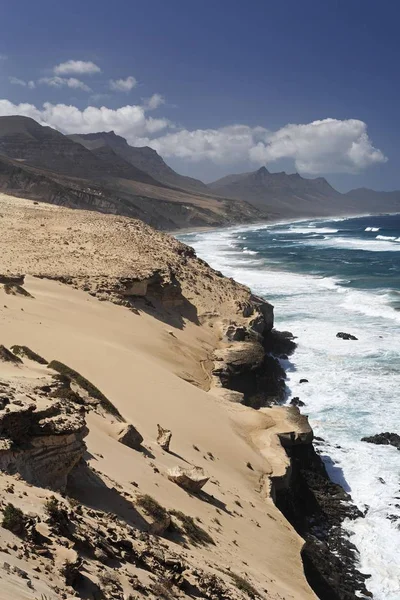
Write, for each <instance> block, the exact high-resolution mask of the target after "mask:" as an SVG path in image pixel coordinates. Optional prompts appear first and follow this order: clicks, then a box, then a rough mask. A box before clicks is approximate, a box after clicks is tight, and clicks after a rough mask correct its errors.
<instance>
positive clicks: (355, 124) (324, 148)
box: [142, 119, 387, 175]
mask: <svg viewBox="0 0 400 600" xmlns="http://www.w3.org/2000/svg"><path fill="white" fill-rule="evenodd" d="M142 142H143V143H147V144H149V145H151V146H152V147H153V148H155V149H156V150H157V151H158V152H160V154H162V155H163V156H166V157H171V156H175V157H179V158H182V159H186V160H190V161H193V162H200V161H202V160H210V161H212V162H214V163H218V164H231V163H238V162H247V161H248V162H251V163H253V164H255V165H264V164H268V163H273V162H274V161H276V160H279V159H281V158H291V159H293V160H294V163H295V166H296V168H297V170H298V171H300V172H302V173H306V174H309V175H317V174H320V173H356V172H358V171H360V170H361V169H363V168H366V167H368V166H370V165H373V164H376V163H382V162H386V161H387V158H386V157H385V156H384V154H383V153H382V152H381V150H378V149H377V148H374V146H373V145H372V142H371V140H370V139H369V137H368V134H367V126H366V124H365V123H364V122H363V121H358V120H356V119H348V120H343V121H340V120H338V119H324V120H322V121H314V122H312V123H307V124H304V125H291V124H289V125H286V126H285V127H282V128H281V129H278V130H277V131H275V132H273V131H269V130H267V129H265V128H263V127H248V126H247V125H232V126H228V127H222V128H220V129H198V130H196V131H188V130H185V129H183V130H180V131H176V132H172V133H170V132H169V133H166V134H165V135H163V136H161V137H159V138H157V139H154V140H150V139H149V140H147V141H144V140H143V141H142Z"/></svg>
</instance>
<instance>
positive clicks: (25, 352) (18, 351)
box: [11, 345, 47, 365]
mask: <svg viewBox="0 0 400 600" xmlns="http://www.w3.org/2000/svg"><path fill="white" fill-rule="evenodd" d="M11 350H12V352H13V353H14V354H15V355H16V356H19V357H21V358H24V357H26V358H29V359H30V360H34V361H35V362H37V363H39V364H40V365H47V360H46V359H45V358H43V356H40V354H37V353H36V352H34V351H33V350H31V349H30V348H28V346H18V345H14V346H11Z"/></svg>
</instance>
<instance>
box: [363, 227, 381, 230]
mask: <svg viewBox="0 0 400 600" xmlns="http://www.w3.org/2000/svg"><path fill="white" fill-rule="evenodd" d="M379 229H380V228H379V227H366V228H365V229H364V231H379Z"/></svg>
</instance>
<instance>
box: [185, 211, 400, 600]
mask: <svg viewBox="0 0 400 600" xmlns="http://www.w3.org/2000/svg"><path fill="white" fill-rule="evenodd" d="M180 239H181V240H182V241H184V242H185V243H187V244H189V245H191V246H193V247H194V248H195V249H196V251H197V254H198V256H200V257H201V258H203V259H205V260H206V261H207V262H208V263H209V264H210V265H211V266H213V267H214V268H216V269H219V270H221V271H222V272H223V273H224V274H226V275H228V276H230V277H234V278H235V279H237V280H238V281H241V282H243V283H245V284H247V285H249V286H250V287H251V288H252V290H253V291H254V292H255V293H257V294H259V295H261V296H263V297H264V298H266V299H267V300H269V301H270V302H272V304H274V306H275V323H276V327H277V328H278V329H282V330H286V329H288V330H290V331H292V332H293V334H294V335H296V336H297V337H298V340H297V341H298V349H297V351H296V353H295V354H294V356H293V357H291V360H290V362H289V361H287V362H286V365H285V366H286V368H287V370H288V382H287V383H288V397H289V398H290V397H291V396H299V397H300V398H301V400H303V401H304V402H305V403H306V406H305V407H304V409H302V410H303V412H305V413H306V414H308V415H309V418H310V421H311V424H312V426H313V428H314V431H315V434H316V435H318V436H320V437H322V438H324V440H325V444H324V446H323V452H324V458H325V461H326V464H327V467H328V470H329V472H330V474H331V476H332V478H333V479H335V480H336V481H339V482H340V483H341V484H342V485H343V486H344V487H345V488H346V489H347V490H349V491H350V493H351V495H352V497H353V500H354V502H355V503H356V504H357V505H358V506H359V507H360V509H361V510H362V511H363V512H364V511H365V513H366V516H365V518H363V519H357V520H356V521H354V522H351V523H347V524H346V528H347V530H348V532H349V533H350V535H351V536H352V541H353V543H355V545H356V546H357V548H358V550H359V559H360V568H361V570H362V571H363V572H365V573H369V574H371V579H370V580H369V589H370V590H371V591H372V592H373V593H374V598H375V599H376V600H400V559H399V557H400V529H399V527H400V452H399V451H398V450H396V449H395V448H393V447H389V446H375V445H372V444H367V443H365V442H361V438H362V437H363V436H366V435H372V434H375V433H379V432H382V431H392V432H397V433H400V401H399V392H400V254H399V252H400V215H395V216H371V217H362V218H353V219H341V220H329V221H321V220H318V221H303V222H296V223H290V224H287V223H286V224H277V225H273V226H266V225H260V226H247V227H242V228H239V227H236V228H230V229H223V230H213V231H209V232H205V233H193V234H186V235H182V236H180ZM338 331H346V332H349V333H352V334H354V335H355V336H357V338H358V341H344V340H341V339H338V338H336V333H337V332H338ZM301 378H306V379H308V380H309V383H307V384H300V383H299V380H300V379H301ZM397 519H398V520H397Z"/></svg>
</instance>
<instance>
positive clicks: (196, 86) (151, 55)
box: [0, 0, 400, 190]
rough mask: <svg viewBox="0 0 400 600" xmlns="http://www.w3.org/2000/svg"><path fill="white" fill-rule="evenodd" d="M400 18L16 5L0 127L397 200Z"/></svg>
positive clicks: (0, 92)
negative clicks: (30, 122) (4, 121)
mask: <svg viewBox="0 0 400 600" xmlns="http://www.w3.org/2000/svg"><path fill="white" fill-rule="evenodd" d="M9 6H10V5H9ZM399 18H400V8H399V7H398V5H397V3H396V2H394V1H386V0H383V1H381V2H380V3H379V4H378V3H377V2H376V1H375V0H374V1H373V0H346V1H342V0H337V1H331V0H301V2H300V1H295V0H287V1H285V0H281V1H280V2H270V1H268V0H247V1H246V2H245V1H244V0H242V1H238V0H229V1H228V0H217V1H215V0H214V1H213V2H211V1H210V0H202V1H201V2H194V1H189V0H185V1H184V0H168V1H167V0H146V1H145V2H143V1H135V0H130V1H126V0H125V1H121V0H114V1H113V2H109V1H105V0H96V1H93V0H85V1H82V0H81V1H80V2H78V1H76V0H70V1H69V2H68V3H58V2H54V1H51V2H50V1H48V0H38V1H37V2H31V1H28V0H20V1H19V2H18V3H17V4H16V5H15V6H14V5H13V6H12V8H6V9H5V8H4V7H3V11H2V19H1V21H0V54H1V57H0V114H13V113H19V114H28V115H29V116H32V117H34V118H36V119H37V120H39V121H40V122H42V123H48V124H49V125H51V126H53V127H57V128H58V129H60V130H61V131H63V132H66V133H71V132H79V131H82V132H88V131H96V130H111V129H114V130H115V131H116V132H117V133H119V134H121V135H124V136H125V137H127V138H128V140H129V142H130V143H132V144H133V145H144V144H149V145H152V146H153V147H155V148H156V149H157V150H158V151H159V152H160V153H161V154H162V155H163V156H164V157H165V159H166V160H167V162H168V163H169V164H170V165H171V166H173V167H174V168H176V169H177V170H179V171H180V172H182V173H185V174H190V175H193V176H197V177H200V178H203V179H204V180H206V181H210V180H212V179H215V178H217V177H220V176H223V175H224V174H227V173H231V172H240V171H248V170H255V169H257V168H259V167H260V166H261V165H264V164H266V165H267V167H268V168H269V169H270V170H273V171H277V170H283V169H286V170H288V171H290V172H293V171H295V170H298V171H299V172H300V173H301V174H302V175H304V176H309V177H316V176H319V175H322V176H326V177H327V179H328V180H329V181H330V182H331V183H332V184H333V185H335V186H337V187H338V188H339V189H341V190H347V189H350V188H352V187H360V186H368V187H373V188H375V189H395V188H400V174H399V170H400V169H399V160H400V149H399V144H398V139H397V137H398V133H397V132H398V130H399V116H398V111H399V109H398V98H399V91H400V80H399V77H398V65H399V63H400V56H399V55H400V43H399V41H398V40H399V36H398V20H399ZM71 61H73V62H71ZM44 104H45V106H43V105H44ZM102 107H104V108H102Z"/></svg>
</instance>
